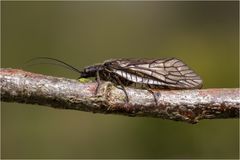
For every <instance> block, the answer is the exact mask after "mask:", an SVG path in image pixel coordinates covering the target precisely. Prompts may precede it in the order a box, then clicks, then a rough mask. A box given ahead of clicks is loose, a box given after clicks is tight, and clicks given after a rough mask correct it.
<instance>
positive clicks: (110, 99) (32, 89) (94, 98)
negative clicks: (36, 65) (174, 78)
mask: <svg viewBox="0 0 240 160" xmlns="http://www.w3.org/2000/svg"><path fill="white" fill-rule="evenodd" d="M0 80H1V84H0V85H1V100H2V101H5V102H18V103H28V104H39V105H45V106H51V107H54V108H61V109H75V110H81V111H90V112H94V113H95V112H98V113H117V114H124V115H128V116H149V117H160V118H163V119H171V120H177V121H184V122H189V123H196V122H198V120H200V119H213V118H239V113H240V111H239V109H240V97H239V88H235V89H202V90H168V91H166V90H165V91H163V90H162V91H159V92H158V93H156V95H158V97H157V101H158V105H156V103H155V101H154V97H153V95H152V94H151V93H149V92H148V91H147V90H140V89H134V88H128V87H126V91H127V93H128V95H129V100H130V102H129V103H126V102H125V98H126V97H125V94H124V92H123V91H122V90H120V89H118V88H116V87H115V86H114V85H113V84H112V83H110V82H102V84H101V85H100V90H99V92H98V94H97V95H95V94H94V93H95V89H96V86H97V84H96V83H93V82H90V83H80V82H79V81H77V80H72V79H67V78H59V77H52V76H45V75H41V74H35V73H30V72H25V71H22V70H18V69H1V70H0Z"/></svg>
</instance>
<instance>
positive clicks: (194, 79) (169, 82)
mask: <svg viewBox="0 0 240 160" xmlns="http://www.w3.org/2000/svg"><path fill="white" fill-rule="evenodd" d="M114 62H115V63H114V66H113V68H114V72H115V73H116V74H118V75H120V76H121V77H124V78H126V79H128V80H130V81H132V82H135V83H145V84H151V85H159V86H165V87H169V88H176V89H194V88H201V87H202V79H201V78H200V77H199V76H198V75H197V74H196V73H195V72H194V71H193V70H191V69H190V68H189V67H188V66H187V65H186V64H185V63H183V62H182V61H181V60H179V59H176V58H166V59H154V60H147V59H120V60H115V61H114Z"/></svg>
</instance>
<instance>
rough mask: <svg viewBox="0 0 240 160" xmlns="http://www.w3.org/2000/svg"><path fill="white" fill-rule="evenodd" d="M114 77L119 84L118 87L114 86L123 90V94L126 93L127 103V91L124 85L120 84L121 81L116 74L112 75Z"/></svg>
mask: <svg viewBox="0 0 240 160" xmlns="http://www.w3.org/2000/svg"><path fill="white" fill-rule="evenodd" d="M114 78H115V80H116V82H117V84H119V85H120V87H118V86H116V87H117V88H118V89H121V90H123V92H124V93H125V95H126V101H127V103H128V102H129V97H128V94H127V91H126V89H125V87H124V85H123V84H122V82H121V80H120V79H119V78H118V76H114Z"/></svg>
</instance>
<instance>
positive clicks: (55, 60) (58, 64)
mask: <svg viewBox="0 0 240 160" xmlns="http://www.w3.org/2000/svg"><path fill="white" fill-rule="evenodd" d="M36 60H51V61H53V62H57V63H46V62H45V63H35V64H29V63H31V62H33V61H36ZM25 64H26V65H28V66H33V65H38V64H51V65H57V66H60V67H63V68H66V69H68V70H71V71H75V72H77V73H80V74H81V73H82V71H80V70H79V69H77V68H75V67H73V66H72V65H70V64H68V63H66V62H63V61H61V60H58V59H56V58H50V57H36V58H32V59H30V60H28V61H27V62H26V63H25Z"/></svg>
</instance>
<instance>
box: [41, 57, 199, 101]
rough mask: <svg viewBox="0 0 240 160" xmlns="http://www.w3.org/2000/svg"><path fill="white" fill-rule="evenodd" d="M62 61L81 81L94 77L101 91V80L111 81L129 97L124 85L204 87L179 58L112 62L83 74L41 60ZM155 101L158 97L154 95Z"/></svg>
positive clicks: (139, 86) (75, 69) (148, 87)
mask: <svg viewBox="0 0 240 160" xmlns="http://www.w3.org/2000/svg"><path fill="white" fill-rule="evenodd" d="M37 59H48V60H53V61H56V62H59V63H60V64H61V65H64V66H65V67H67V68H69V69H71V70H73V71H76V72H78V73H79V74H80V77H79V78H89V77H95V78H96V81H97V83H98V86H97V89H96V93H97V91H98V88H99V85H100V83H101V80H104V81H111V82H112V83H114V84H115V85H116V86H120V89H122V90H123V91H124V93H125V95H126V99H127V102H128V101H129V99H128V94H127V92H126V90H125V86H133V87H137V88H142V89H147V90H149V91H150V92H151V93H153V90H154V89H198V88H201V87H202V79H201V78H200V77H199V76H198V75H197V74H196V73H195V72H194V71H193V70H191V69H190V68H189V67H188V66H187V65H186V64H185V63H183V62H182V61H181V60H179V59H177V58H163V59H113V60H107V61H105V62H103V63H102V64H95V65H91V66H88V67H85V68H84V69H83V71H80V70H78V69H77V68H75V67H73V66H71V65H69V64H67V63H65V62H63V61H60V60H58V59H54V58H48V57H39V58H37ZM154 99H155V101H156V97H155V95H154Z"/></svg>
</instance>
